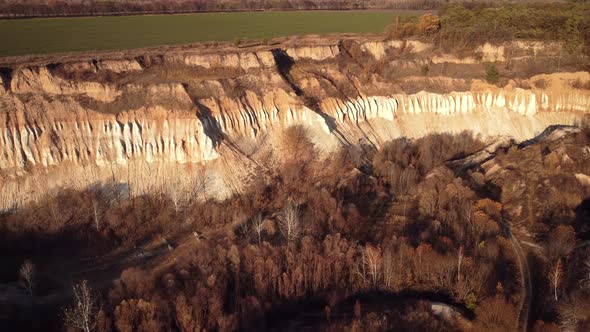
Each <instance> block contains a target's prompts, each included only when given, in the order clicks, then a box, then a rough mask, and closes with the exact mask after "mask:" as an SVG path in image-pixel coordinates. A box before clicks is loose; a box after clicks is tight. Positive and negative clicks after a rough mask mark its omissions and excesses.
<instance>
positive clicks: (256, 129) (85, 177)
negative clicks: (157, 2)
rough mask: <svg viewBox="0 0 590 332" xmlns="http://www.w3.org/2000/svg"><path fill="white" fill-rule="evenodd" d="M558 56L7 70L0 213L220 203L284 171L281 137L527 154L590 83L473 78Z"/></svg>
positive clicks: (580, 100) (236, 56)
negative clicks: (204, 199) (124, 201)
mask: <svg viewBox="0 0 590 332" xmlns="http://www.w3.org/2000/svg"><path fill="white" fill-rule="evenodd" d="M558 48H559V46H556V45H545V44H540V43H536V42H529V43H525V42H518V43H510V44H506V45H489V44H486V45H482V46H481V47H479V48H478V49H477V50H476V52H475V53H474V54H475V55H474V56H471V57H463V58H460V57H458V56H457V55H452V54H446V53H444V52H442V51H439V50H436V49H434V46H433V45H430V44H426V43H422V42H418V41H383V40H369V41H359V40H355V39H354V38H348V39H344V40H343V39H319V38H316V39H314V40H305V39H303V40H301V41H297V42H292V43H279V44H277V45H269V46H266V45H261V46H257V47H247V48H240V49H237V48H236V49H233V48H228V47H226V48H219V49H216V48H214V47H213V48H197V49H182V50H166V51H161V52H157V51H150V52H149V53H146V54H133V55H131V56H130V55H125V54H123V55H110V56H105V57H103V58H99V57H97V58H92V59H90V58H87V59H83V58H82V59H75V60H68V61H64V62H60V61H59V58H52V59H50V60H48V61H45V62H43V61H41V62H37V63H31V64H22V63H20V64H15V65H14V66H8V67H6V68H3V69H2V71H1V76H0V77H1V78H2V84H1V85H0V121H1V122H0V123H1V125H0V183H2V188H1V189H0V191H1V192H0V208H1V209H9V208H14V207H17V206H18V205H20V204H24V203H26V202H27V201H29V200H32V199H37V198H39V197H41V196H42V195H44V194H46V193H48V192H50V191H52V190H56V189H59V188H67V187H85V186H89V185H96V184H97V183H102V182H105V181H115V182H118V183H124V184H126V185H127V186H128V189H129V192H130V194H142V193H145V192H149V191H151V190H166V191H182V190H184V191H187V192H190V191H191V190H193V189H194V188H195V187H196V186H198V187H205V188H207V189H204V190H203V192H202V193H201V194H202V195H204V196H211V197H217V198H227V197H230V196H231V195H232V194H235V193H237V192H239V191H240V188H243V186H245V185H246V184H247V183H248V181H249V176H250V175H251V174H252V172H251V171H252V169H254V168H257V167H273V163H275V162H277V160H280V159H281V158H283V157H284V156H282V154H281V145H282V144H283V136H282V132H284V130H285V129H286V128H288V127H290V126H296V125H298V126H303V127H304V128H306V130H307V132H308V134H309V138H310V140H311V141H312V142H313V143H314V144H315V146H316V147H317V149H318V150H319V151H320V152H321V153H322V154H329V153H331V152H333V151H335V150H336V149H338V148H339V147H341V146H346V145H355V144H371V145H374V146H375V147H377V148H378V147H379V146H380V145H382V144H383V143H384V142H386V141H388V140H392V139H395V138H399V137H407V138H410V139H412V138H419V137H422V136H425V135H428V134H432V133H443V132H444V133H460V132H462V131H465V130H467V131H471V132H472V133H473V135H479V136H480V137H481V138H482V139H484V140H488V141H490V142H492V141H494V140H495V139H497V138H498V137H504V138H505V137H510V138H513V139H515V140H516V141H522V140H526V139H530V138H532V137H534V136H535V135H537V134H539V133H540V132H542V131H543V130H544V129H545V128H547V127H548V126H550V125H556V124H560V125H577V124H580V123H581V122H583V121H585V118H587V116H588V113H589V112H590V90H588V89H585V88H583V87H584V86H585V84H588V82H590V74H589V73H588V72H583V71H574V72H555V71H554V72H548V73H540V74H535V75H532V76H526V74H523V75H524V76H523V75H520V76H518V77H514V78H511V79H507V80H506V82H504V83H503V84H499V85H490V84H488V83H486V82H484V81H483V73H482V71H481V68H483V66H484V65H486V64H488V63H495V64H496V66H498V67H499V68H502V66H506V67H507V66H508V65H510V66H513V67H514V66H516V67H517V66H519V65H522V64H524V63H526V61H529V60H530V59H538V57H540V55H539V54H543V57H545V59H552V57H555V56H556V54H557V52H558ZM449 66H454V67H449ZM424 68H428V71H427V72H426V73H424V72H425V71H426V70H424ZM449 68H451V69H449ZM453 68H454V69H453ZM385 71H387V73H388V74H383V72H385ZM464 72H465V73H469V74H464ZM398 74H399V75H398ZM396 75H398V76H396ZM392 77H396V78H395V79H392ZM586 86H587V85H586ZM271 152H272V153H271Z"/></svg>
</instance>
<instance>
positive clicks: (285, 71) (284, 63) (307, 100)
mask: <svg viewBox="0 0 590 332" xmlns="http://www.w3.org/2000/svg"><path fill="white" fill-rule="evenodd" d="M271 53H272V55H273V58H274V60H275V65H276V68H277V71H278V72H279V75H281V77H282V78H283V80H284V81H285V82H287V84H289V86H290V87H291V89H293V91H294V92H295V94H296V95H297V96H298V97H300V98H301V99H302V101H303V104H304V105H305V106H306V107H307V108H309V109H311V110H312V111H314V112H315V113H316V114H318V115H319V116H321V117H322V119H323V120H324V123H325V124H326V126H327V127H328V130H329V131H330V133H332V134H334V135H335V136H336V137H337V138H338V140H339V141H340V143H342V144H343V145H351V143H350V142H349V141H348V139H346V137H345V136H344V135H343V134H342V133H341V132H340V130H339V129H338V127H337V124H336V119H334V118H333V117H331V116H330V115H328V114H326V113H325V112H324V111H322V109H321V107H320V102H319V101H318V100H317V98H315V97H313V96H309V95H308V94H306V93H305V92H304V91H303V89H301V87H299V85H297V83H296V82H295V80H294V79H293V77H292V76H291V69H292V68H293V65H294V64H295V60H293V58H292V57H291V56H290V55H289V54H288V53H287V51H285V50H283V49H280V48H275V49H272V50H271Z"/></svg>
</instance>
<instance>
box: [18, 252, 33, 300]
mask: <svg viewBox="0 0 590 332" xmlns="http://www.w3.org/2000/svg"><path fill="white" fill-rule="evenodd" d="M19 275H20V278H21V280H22V282H23V284H24V285H25V288H26V289H27V291H28V292H29V294H30V295H33V287H34V286H35V265H34V264H33V262H31V261H30V260H28V259H27V260H26V261H24V262H23V264H22V265H21V266H20V270H19Z"/></svg>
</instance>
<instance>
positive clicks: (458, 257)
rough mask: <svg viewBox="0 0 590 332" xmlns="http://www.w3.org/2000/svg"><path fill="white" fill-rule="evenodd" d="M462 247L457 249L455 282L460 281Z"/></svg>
mask: <svg viewBox="0 0 590 332" xmlns="http://www.w3.org/2000/svg"><path fill="white" fill-rule="evenodd" d="M463 257H464V253H463V246H460V247H459V252H458V253H457V282H459V281H460V280H461V264H462V263H463Z"/></svg>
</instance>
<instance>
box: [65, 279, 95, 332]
mask: <svg viewBox="0 0 590 332" xmlns="http://www.w3.org/2000/svg"><path fill="white" fill-rule="evenodd" d="M73 292H74V304H73V305H72V306H71V307H70V308H67V309H66V310H65V311H64V316H65V324H66V326H69V327H72V328H74V329H79V330H82V331H84V332H90V331H93V330H94V328H95V327H96V313H97V311H96V300H95V298H94V295H93V294H92V289H91V288H90V286H88V282H87V281H86V280H84V281H82V282H81V283H79V284H77V285H74V287H73Z"/></svg>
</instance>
